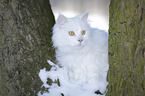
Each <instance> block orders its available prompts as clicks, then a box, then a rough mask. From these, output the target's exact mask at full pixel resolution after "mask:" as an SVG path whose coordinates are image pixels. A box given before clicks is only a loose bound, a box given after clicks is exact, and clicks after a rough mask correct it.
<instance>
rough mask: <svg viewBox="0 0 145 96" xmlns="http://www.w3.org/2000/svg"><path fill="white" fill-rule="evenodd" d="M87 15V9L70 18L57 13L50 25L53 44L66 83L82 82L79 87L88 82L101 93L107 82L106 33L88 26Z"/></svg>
mask: <svg viewBox="0 0 145 96" xmlns="http://www.w3.org/2000/svg"><path fill="white" fill-rule="evenodd" d="M87 18H88V12H86V13H84V14H82V15H78V16H76V17H74V18H67V17H65V16H64V15H62V14H60V15H59V17H58V19H57V22H56V24H55V26H54V27H53V36H52V41H53V46H54V48H55V49H56V59H57V61H58V64H60V65H61V66H62V67H63V68H64V69H65V70H66V72H67V74H66V75H67V76H66V77H67V78H68V80H69V81H70V83H72V84H73V83H75V82H80V81H83V82H84V85H81V86H86V85H87V84H89V85H91V84H92V87H94V89H95V90H94V91H97V90H100V91H101V92H102V93H103V92H105V90H106V86H107V85H108V82H107V81H106V77H107V71H108V68H109V64H108V36H107V35H108V34H107V32H105V31H101V30H98V29H94V28H90V26H89V24H88V22H87ZM85 84H86V85H85Z"/></svg>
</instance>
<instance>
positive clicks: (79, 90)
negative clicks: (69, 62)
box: [38, 60, 105, 96]
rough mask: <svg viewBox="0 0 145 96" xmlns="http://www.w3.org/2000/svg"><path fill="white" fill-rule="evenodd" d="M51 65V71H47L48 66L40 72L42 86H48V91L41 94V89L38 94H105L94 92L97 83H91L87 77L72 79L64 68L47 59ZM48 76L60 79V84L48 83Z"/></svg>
mask: <svg viewBox="0 0 145 96" xmlns="http://www.w3.org/2000/svg"><path fill="white" fill-rule="evenodd" d="M47 62H48V63H49V64H50V65H51V66H52V68H51V70H50V71H46V68H44V69H41V70H40V72H39V77H40V79H41V80H42V82H43V85H42V87H45V88H48V89H49V93H48V92H44V93H43V94H41V91H40V92H39V93H38V96H62V95H61V93H63V94H64V96H105V95H97V94H95V93H94V92H95V91H96V85H91V84H88V83H86V82H85V79H81V80H78V81H71V80H70V79H69V78H68V77H67V71H66V70H65V69H64V68H61V67H59V66H58V65H56V64H54V63H53V62H51V61H50V60H48V61H47ZM47 78H50V79H52V80H53V81H55V80H57V79H59V82H60V86H58V84H56V83H52V85H51V86H50V85H48V84H47Z"/></svg>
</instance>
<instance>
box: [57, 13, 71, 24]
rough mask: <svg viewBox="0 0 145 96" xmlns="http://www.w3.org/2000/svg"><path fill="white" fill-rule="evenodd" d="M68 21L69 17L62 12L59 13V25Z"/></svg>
mask: <svg viewBox="0 0 145 96" xmlns="http://www.w3.org/2000/svg"><path fill="white" fill-rule="evenodd" d="M67 21H68V20H67V17H65V16H64V15H62V14H59V16H58V19H57V23H58V24H59V25H63V24H65V23H66V22H67Z"/></svg>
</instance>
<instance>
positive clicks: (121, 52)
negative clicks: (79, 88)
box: [106, 0, 145, 96]
mask: <svg viewBox="0 0 145 96" xmlns="http://www.w3.org/2000/svg"><path fill="white" fill-rule="evenodd" d="M109 10H110V20H109V23H110V24H109V64H110V68H109V72H108V81H109V86H108V93H107V95H106V96H145V11H144V10H145V0H111V1H110V9H109Z"/></svg>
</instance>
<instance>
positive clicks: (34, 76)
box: [0, 0, 55, 96]
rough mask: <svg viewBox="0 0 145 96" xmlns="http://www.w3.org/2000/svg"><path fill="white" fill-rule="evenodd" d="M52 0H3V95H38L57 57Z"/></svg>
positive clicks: (0, 87) (0, 6) (0, 77)
mask: <svg viewBox="0 0 145 96" xmlns="http://www.w3.org/2000/svg"><path fill="white" fill-rule="evenodd" d="M54 23H55V21H54V16H53V14H52V10H51V8H50V4H49V0H37V1H36V0H0V96H36V94H37V93H38V91H40V90H41V89H40V88H41V85H42V82H41V80H40V78H39V77H38V73H39V71H40V69H42V68H44V67H46V68H47V69H50V65H48V63H47V59H49V60H52V61H53V60H54V50H53V49H52V43H51V31H52V26H53V25H54Z"/></svg>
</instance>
